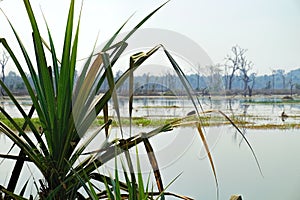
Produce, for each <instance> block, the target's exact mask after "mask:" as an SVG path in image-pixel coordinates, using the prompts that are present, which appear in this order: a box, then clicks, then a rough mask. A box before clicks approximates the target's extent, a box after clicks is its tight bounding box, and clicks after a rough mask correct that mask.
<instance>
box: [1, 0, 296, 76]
mask: <svg viewBox="0 0 300 200" xmlns="http://www.w3.org/2000/svg"><path fill="white" fill-rule="evenodd" d="M164 2H165V1H162V0H152V1H149V0H127V1H124V0H109V1H107V0H106V1H104V0H84V2H83V7H82V16H81V26H80V28H81V29H80V38H79V39H80V41H79V52H78V57H79V58H84V57H86V56H88V55H89V54H90V52H91V50H92V48H93V46H94V45H95V43H96V44H101V43H103V42H104V41H106V40H107V39H108V37H109V36H111V35H112V34H113V33H114V32H115V31H116V30H117V29H118V28H119V27H120V26H121V25H122V24H123V23H124V22H125V20H127V19H128V18H129V17H130V16H131V15H132V14H134V15H133V16H132V18H131V19H130V20H129V22H128V24H127V25H126V27H125V29H124V31H128V30H130V29H131V28H133V27H134V26H135V25H136V24H137V23H138V22H139V21H140V20H141V19H142V18H143V17H145V16H146V15H147V14H148V13H150V12H151V11H153V10H154V9H155V8H157V7H158V6H160V5H161V4H163V3H164ZM31 4H32V6H33V9H34V11H35V13H36V17H37V18H38V24H39V25H40V31H41V32H42V34H43V35H44V37H45V38H46V36H47V35H46V32H45V30H46V29H45V26H44V24H45V23H44V20H43V18H42V15H41V13H42V12H43V13H44V15H45V18H46V20H47V23H48V25H49V27H50V30H51V32H52V35H53V38H54V41H55V45H56V48H57V49H58V53H61V51H62V44H63V36H64V28H65V23H66V17H67V13H68V7H69V1H61V0H51V1H50V0H31ZM80 6H81V1H77V2H76V13H77V15H78V13H79V9H80ZM0 7H1V9H2V10H3V11H4V13H5V14H6V15H7V16H8V18H9V19H10V21H11V22H12V24H13V25H14V27H15V29H16V30H17V32H18V33H19V35H20V37H21V39H22V41H23V43H24V44H25V45H31V31H30V26H29V22H28V18H27V15H26V12H25V8H24V5H23V1H20V0H2V1H0ZM0 24H1V27H0V37H4V38H6V39H7V40H8V42H9V44H10V45H11V46H16V42H15V39H14V37H13V34H12V31H11V29H10V27H9V25H8V23H7V21H6V19H5V17H4V15H3V14H2V13H0ZM143 28H154V29H164V30H170V31H173V32H176V33H179V34H182V35H184V36H186V37H187V38H189V39H190V40H192V41H194V42H195V43H197V44H198V45H199V46H200V47H201V48H202V49H203V50H204V51H205V52H206V53H207V55H208V56H209V57H210V58H211V60H212V61H213V63H215V64H218V63H220V64H223V63H224V58H225V57H226V55H228V54H229V53H230V51H231V47H232V46H234V45H239V46H240V47H241V48H244V49H247V53H246V56H247V58H248V60H250V61H252V62H253V63H254V67H253V72H256V73H258V74H270V73H272V70H274V69H285V70H286V71H289V70H292V69H296V68H299V67H300V37H299V36H300V1H299V0H263V1H262V0H226V1H225V0H184V1H183V0H171V1H170V2H168V3H167V4H166V5H165V6H164V7H163V8H162V9H161V10H159V12H157V13H156V14H155V15H154V16H153V17H152V18H151V19H150V20H149V21H147V22H146V23H145V24H144V25H143ZM97 37H98V39H97ZM31 52H32V53H33V51H31ZM8 65H9V67H11V65H12V63H11V62H10V63H9V64H8Z"/></svg>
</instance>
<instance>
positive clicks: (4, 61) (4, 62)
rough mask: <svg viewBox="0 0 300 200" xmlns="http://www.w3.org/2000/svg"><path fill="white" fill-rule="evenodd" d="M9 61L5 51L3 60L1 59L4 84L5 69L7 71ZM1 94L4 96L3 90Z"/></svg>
mask: <svg viewBox="0 0 300 200" xmlns="http://www.w3.org/2000/svg"><path fill="white" fill-rule="evenodd" d="M8 60H9V56H8V55H7V54H6V52H5V51H2V58H1V59H0V65H1V71H2V78H1V80H2V82H3V83H4V81H5V73H4V69H5V66H6V64H7V62H8ZM1 94H2V95H3V96H4V91H3V89H2V88H1Z"/></svg>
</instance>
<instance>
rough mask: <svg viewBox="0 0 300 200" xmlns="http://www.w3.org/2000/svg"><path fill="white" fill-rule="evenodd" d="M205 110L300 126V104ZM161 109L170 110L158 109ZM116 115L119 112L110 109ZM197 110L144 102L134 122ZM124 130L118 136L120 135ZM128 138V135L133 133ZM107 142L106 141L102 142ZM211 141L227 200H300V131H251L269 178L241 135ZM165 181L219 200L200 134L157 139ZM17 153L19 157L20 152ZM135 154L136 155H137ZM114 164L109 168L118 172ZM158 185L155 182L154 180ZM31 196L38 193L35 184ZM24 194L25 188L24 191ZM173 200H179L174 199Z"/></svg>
mask: <svg viewBox="0 0 300 200" xmlns="http://www.w3.org/2000/svg"><path fill="white" fill-rule="evenodd" d="M201 102H202V106H203V108H204V110H206V109H211V108H214V109H221V110H223V111H225V112H226V113H227V114H234V115H242V114H245V113H246V114H248V115H257V116H259V117H260V118H259V119H256V120H255V122H254V123H260V124H264V123H272V124H281V123H287V122H288V123H299V120H300V118H299V117H297V116H300V105H299V104H288V105H282V104H276V103H275V104H249V103H243V102H242V101H240V100H238V99H236V100H232V101H230V102H229V101H228V100H224V99H214V100H213V101H211V100H210V99H208V98H202V99H201ZM119 103H120V110H121V113H122V114H123V115H122V116H127V115H128V114H127V113H128V103H127V99H120V102H119ZM2 106H4V107H5V109H6V111H7V112H9V113H11V114H12V115H13V116H14V117H20V114H19V113H18V112H17V111H16V109H15V107H14V105H12V104H11V103H10V102H8V101H5V102H2ZM22 106H23V107H24V109H25V110H26V111H27V112H28V111H29V109H30V101H28V99H24V100H23V103H22ZM156 106H165V108H157V107H156ZM110 109H111V113H112V114H113V115H114V111H113V107H112V105H110ZM191 110H193V106H192V104H191V102H190V101H189V100H186V99H166V98H153V99H148V100H147V99H146V98H139V99H136V100H135V101H134V111H133V116H135V117H138V116H141V117H152V118H157V117H179V116H183V115H186V114H187V113H188V112H190V111H191ZM282 111H285V112H286V113H288V114H290V115H293V116H296V117H293V118H289V119H287V122H283V121H282V120H281V119H280V117H279V115H280V114H281V112H282ZM150 130H151V127H135V128H134V133H137V132H147V131H150ZM118 132H119V131H118V129H113V131H112V133H113V134H117V133H118ZM124 132H125V133H127V134H128V130H127V128H125V131H124ZM101 135H102V136H103V134H100V136H99V137H98V138H96V139H95V140H94V141H93V142H92V144H91V145H90V146H89V148H88V150H95V149H97V147H98V146H99V141H103V137H102V136H101ZM101 137H102V138H101ZM206 137H207V140H208V142H209V145H210V148H211V149H212V155H213V159H214V162H215V165H216V169H217V177H218V182H219V192H220V199H221V200H223V199H224V200H228V199H229V197H230V196H231V195H232V194H242V195H243V199H245V200H247V199H251V200H252V199H255V200H260V199H261V200H266V199H268V200H269V199H270V200H271V199H272V200H282V199H285V200H297V199H300V192H299V188H300V159H299V156H298V155H299V153H300V131H299V130H293V129H289V130H246V137H247V138H248V140H249V142H250V144H251V145H252V147H253V149H254V151H255V153H256V155H257V157H258V160H259V163H260V165H261V169H262V172H263V176H262V175H261V174H260V172H259V169H258V167H257V165H256V163H255V159H254V157H253V155H252V154H251V151H250V149H249V147H248V146H247V145H246V143H245V141H243V140H242V138H241V136H239V135H238V134H237V133H236V131H235V129H234V128H232V127H229V126H221V127H210V128H209V127H207V128H206ZM151 143H152V145H153V148H154V150H155V151H156V152H157V153H156V156H157V159H158V162H159V165H160V168H161V172H162V175H163V181H164V183H165V184H167V183H169V182H170V181H172V180H173V178H175V177H176V176H177V175H178V174H180V173H182V175H181V176H180V177H179V178H178V179H177V180H176V181H175V182H174V183H173V184H172V185H171V186H170V187H169V191H172V192H175V193H178V194H182V195H186V196H190V197H193V198H194V199H197V200H198V199H209V200H211V199H216V186H215V182H214V177H213V173H212V170H211V168H210V165H209V161H208V159H207V157H206V156H205V151H204V150H203V146H202V142H201V140H200V138H199V136H198V133H197V131H196V129H194V128H192V127H186V128H176V129H175V130H174V131H172V132H168V133H164V134H162V135H160V136H158V137H154V138H152V139H151ZM10 147H11V142H10V140H9V139H8V138H7V137H6V136H4V135H3V134H0V153H2V154H5V153H7V151H8V150H9V148H10ZM13 152H14V153H15V154H17V153H18V149H16V148H14V149H13ZM134 152H135V151H133V152H132V153H133V154H134ZM139 155H140V156H141V162H142V167H143V172H144V173H145V176H146V177H147V175H148V173H149V171H150V169H151V167H150V166H149V163H148V160H147V155H146V154H145V150H144V148H143V146H140V147H139ZM13 163H14V162H12V161H9V160H5V161H3V162H2V163H1V165H0V184H1V185H5V186H6V185H7V180H8V178H9V177H10V173H11V171H12V165H13ZM112 166H114V164H111V163H109V164H108V165H107V166H105V169H106V170H109V169H112V168H113V167H112ZM32 176H34V177H36V178H38V177H40V174H39V172H38V171H36V170H35V169H34V167H33V166H32V165H31V164H28V165H26V166H25V171H24V172H23V174H22V175H21V177H22V181H23V182H25V181H27V180H28V179H29V180H30V183H32ZM153 183H154V180H153ZM29 185H32V187H31V188H29V191H28V192H29V193H30V191H31V192H33V193H34V191H35V188H34V186H33V184H29ZM19 188H21V186H19ZM168 199H173V198H168Z"/></svg>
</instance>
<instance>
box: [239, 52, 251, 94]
mask: <svg viewBox="0 0 300 200" xmlns="http://www.w3.org/2000/svg"><path fill="white" fill-rule="evenodd" d="M244 52H246V51H244ZM252 68H253V63H252V62H251V61H248V60H247V59H246V57H245V55H244V53H243V54H242V55H241V56H240V61H239V70H240V75H241V79H242V81H243V84H244V86H243V90H244V96H246V95H247V93H248V91H249V87H248V86H249V83H250V82H251V81H252V80H251V78H250V74H249V73H250V71H251V70H252ZM251 92H252V91H251Z"/></svg>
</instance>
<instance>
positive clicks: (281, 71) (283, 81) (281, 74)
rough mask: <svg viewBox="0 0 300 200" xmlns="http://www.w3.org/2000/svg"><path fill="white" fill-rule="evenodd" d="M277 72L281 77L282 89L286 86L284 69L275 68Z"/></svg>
mask: <svg viewBox="0 0 300 200" xmlns="http://www.w3.org/2000/svg"><path fill="white" fill-rule="evenodd" d="M277 73H278V74H279V75H280V77H281V79H282V89H285V88H286V83H285V76H286V75H285V70H284V69H279V70H277Z"/></svg>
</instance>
